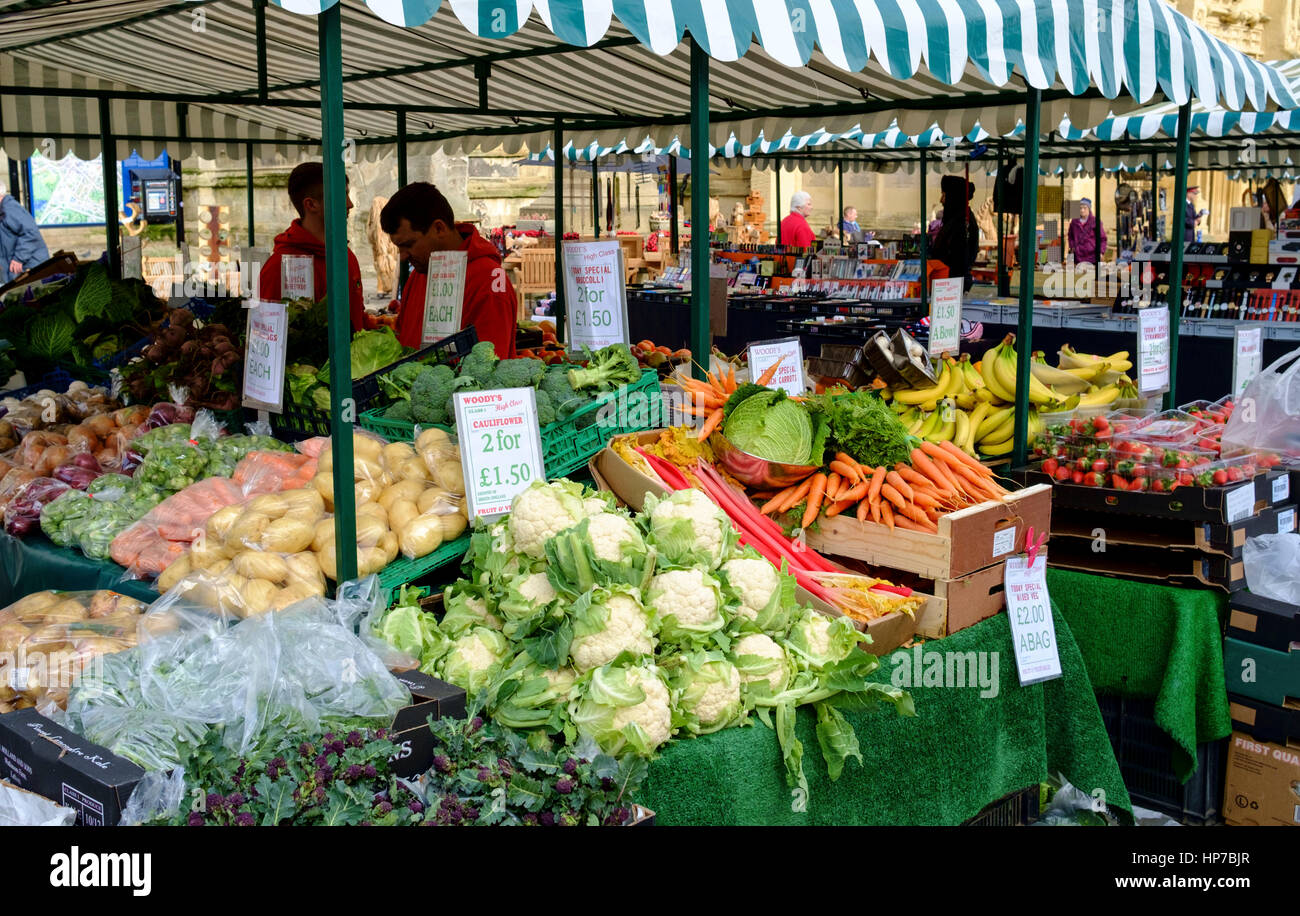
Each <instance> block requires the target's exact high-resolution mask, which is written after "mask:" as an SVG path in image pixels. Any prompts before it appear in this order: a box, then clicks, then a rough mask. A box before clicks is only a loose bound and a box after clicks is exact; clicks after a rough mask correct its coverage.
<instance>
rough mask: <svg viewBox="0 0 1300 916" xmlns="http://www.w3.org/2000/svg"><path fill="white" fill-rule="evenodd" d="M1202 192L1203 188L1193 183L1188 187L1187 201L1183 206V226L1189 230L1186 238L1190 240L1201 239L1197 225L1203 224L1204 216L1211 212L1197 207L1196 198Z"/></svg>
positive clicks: (1185, 235) (1185, 234)
mask: <svg viewBox="0 0 1300 916" xmlns="http://www.w3.org/2000/svg"><path fill="white" fill-rule="evenodd" d="M1200 193H1201V189H1200V187H1199V186H1197V185H1192V186H1191V187H1190V188H1188V189H1187V203H1186V204H1185V205H1184V206H1183V228H1184V229H1186V230H1187V231H1186V232H1185V233H1184V239H1185V240H1186V241H1188V242H1191V241H1197V242H1199V241H1200V237H1199V235H1198V234H1197V230H1196V227H1197V226H1199V225H1200V224H1201V220H1202V218H1204V217H1205V215H1206V214H1207V213H1209V212H1210V211H1209V210H1204V209H1202V210H1197V209H1196V198H1197V197H1198V196H1199V195H1200Z"/></svg>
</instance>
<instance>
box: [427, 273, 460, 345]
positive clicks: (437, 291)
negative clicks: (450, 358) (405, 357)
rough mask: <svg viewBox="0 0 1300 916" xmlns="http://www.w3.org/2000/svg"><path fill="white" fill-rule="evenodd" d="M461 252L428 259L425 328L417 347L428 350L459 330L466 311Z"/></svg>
mask: <svg viewBox="0 0 1300 916" xmlns="http://www.w3.org/2000/svg"><path fill="white" fill-rule="evenodd" d="M468 262H469V256H468V255H467V254H466V253H465V252H463V251H435V252H434V253H433V254H431V255H429V272H428V275H427V276H426V277H425V281H424V325H423V331H422V332H421V333H420V346H422V347H427V346H429V344H432V343H437V342H438V341H440V340H442V339H443V338H444V337H446V336H448V335H450V334H455V333H456V332H457V331H459V330H460V316H461V311H462V310H463V309H464V307H465V265H466V264H467V263H468Z"/></svg>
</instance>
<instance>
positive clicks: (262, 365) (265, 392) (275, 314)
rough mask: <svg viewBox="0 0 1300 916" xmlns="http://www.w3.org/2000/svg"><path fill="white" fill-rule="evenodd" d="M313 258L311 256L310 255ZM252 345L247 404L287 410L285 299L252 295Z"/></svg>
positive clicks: (246, 380)
mask: <svg viewBox="0 0 1300 916" xmlns="http://www.w3.org/2000/svg"><path fill="white" fill-rule="evenodd" d="M309 260H310V259H309ZM244 305H245V306H246V307H247V308H248V334H247V335H246V336H247V338H248V347H247V350H246V351H245V353H244V406H245V407H252V408H255V409H257V410H269V411H272V412H273V413H281V412H282V411H283V410H284V361H285V353H286V350H285V343H286V341H287V339H288V336H289V333H288V332H289V315H288V311H287V310H286V308H285V305H284V303H283V302H264V301H263V300H261V299H249V300H248V301H247V302H245V303H244Z"/></svg>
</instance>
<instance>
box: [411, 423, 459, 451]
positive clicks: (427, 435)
mask: <svg viewBox="0 0 1300 916" xmlns="http://www.w3.org/2000/svg"><path fill="white" fill-rule="evenodd" d="M450 445H451V436H449V435H447V431H446V430H445V429H438V427H436V426H430V427H429V428H428V429H426V430H424V431H423V432H422V433H420V436H419V438H418V439H416V440H415V447H416V449H418V450H419V451H420V452H427V451H431V450H433V449H441V448H446V447H449V446H450Z"/></svg>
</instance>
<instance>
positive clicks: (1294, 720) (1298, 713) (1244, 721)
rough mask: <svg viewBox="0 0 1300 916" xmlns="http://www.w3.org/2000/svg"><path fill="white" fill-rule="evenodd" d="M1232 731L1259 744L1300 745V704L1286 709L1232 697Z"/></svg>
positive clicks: (1293, 702) (1230, 704) (1230, 705)
mask: <svg viewBox="0 0 1300 916" xmlns="http://www.w3.org/2000/svg"><path fill="white" fill-rule="evenodd" d="M1228 714H1229V715H1231V716H1232V727H1233V728H1235V729H1236V730H1237V731H1239V732H1245V733H1246V734H1248V735H1250V736H1251V737H1252V738H1255V739H1257V740H1259V741H1272V742H1273V743H1274V744H1287V743H1290V744H1296V745H1300V701H1297V700H1292V701H1290V702H1288V703H1287V705H1285V706H1274V705H1273V704H1272V703H1261V702H1260V701H1259V700H1253V699H1251V698H1250V697H1244V696H1241V695H1240V694H1235V693H1230V694H1228Z"/></svg>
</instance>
